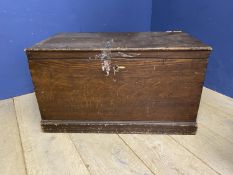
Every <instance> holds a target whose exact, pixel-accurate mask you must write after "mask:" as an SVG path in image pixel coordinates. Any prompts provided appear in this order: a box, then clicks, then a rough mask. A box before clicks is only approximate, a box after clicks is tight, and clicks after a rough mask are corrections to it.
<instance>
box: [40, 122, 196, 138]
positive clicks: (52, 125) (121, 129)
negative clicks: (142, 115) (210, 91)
mask: <svg viewBox="0 0 233 175" xmlns="http://www.w3.org/2000/svg"><path fill="white" fill-rule="evenodd" d="M41 126H42V129H43V131H44V132H54V133H59V132H67V133H76V132H78V133H123V134H151V133H155V134H184V135H186V134H195V133H196V130H197V123H196V122H144V121H76V120H68V121H67V120H42V121H41Z"/></svg>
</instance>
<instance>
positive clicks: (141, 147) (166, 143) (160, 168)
mask: <svg viewBox="0 0 233 175" xmlns="http://www.w3.org/2000/svg"><path fill="white" fill-rule="evenodd" d="M120 137H121V138H122V139H123V140H124V141H125V143H126V144H127V145H129V147H130V148H131V149H132V150H133V151H134V152H135V153H136V154H137V156H138V157H140V158H141V160H142V161H143V162H144V163H145V164H146V165H147V166H148V167H149V168H150V169H151V170H152V171H153V173H154V174H160V175H180V174H185V175H193V174H195V175H198V174H202V175H204V174H205V175H210V174H213V175H214V174H215V175H216V174H217V173H216V172H215V171H214V170H212V169H211V168H210V167H208V166H207V165H206V164H204V163H203V162H202V161H200V160H199V159H198V158H196V157H195V156H193V154H191V153H190V152H189V151H187V150H186V149H184V148H183V147H181V146H180V145H179V144H178V143H176V142H175V141H174V140H173V139H171V138H170V137H168V136H164V135H163V136H162V135H136V134H130V135H129V134H125V135H123V134H121V135H120Z"/></svg>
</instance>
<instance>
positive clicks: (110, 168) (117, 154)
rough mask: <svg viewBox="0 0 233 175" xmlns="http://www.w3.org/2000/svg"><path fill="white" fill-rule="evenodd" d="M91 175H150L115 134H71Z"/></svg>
mask: <svg viewBox="0 0 233 175" xmlns="http://www.w3.org/2000/svg"><path fill="white" fill-rule="evenodd" d="M71 138H72V140H73V142H74V144H75V145H76V147H77V149H78V150H79V152H80V155H81V157H82V158H83V160H84V162H85V163H86V165H87V166H88V169H89V171H90V173H91V174H92V175H109V174H111V175H118V174H124V175H132V174H138V175H152V174H153V173H152V172H151V171H150V170H149V169H148V168H147V167H146V166H145V165H144V164H143V163H142V162H141V160H140V159H138V158H137V157H136V156H135V154H134V153H133V152H132V151H131V150H130V149H129V148H128V147H127V146H126V145H125V144H124V142H122V140H121V139H120V138H119V137H118V136H117V135H115V134H112V135H110V134H71Z"/></svg>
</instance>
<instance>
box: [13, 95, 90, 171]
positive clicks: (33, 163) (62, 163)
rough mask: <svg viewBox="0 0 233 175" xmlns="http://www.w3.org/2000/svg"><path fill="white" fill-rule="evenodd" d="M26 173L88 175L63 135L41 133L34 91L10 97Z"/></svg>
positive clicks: (67, 139) (66, 137) (67, 138)
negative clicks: (13, 107)
mask: <svg viewBox="0 0 233 175" xmlns="http://www.w3.org/2000/svg"><path fill="white" fill-rule="evenodd" d="M14 101H15V109H16V115H17V119H18V124H19V129H20V135H21V139H22V146H23V150H24V156H25V162H26V168H27V174H28V175H53V174H54V175H58V174H59V175H67V174H69V175H76V174H77V172H78V174H80V175H88V174H89V172H88V170H87V169H86V167H85V165H84V163H83V161H82V160H81V158H80V155H79V153H78V152H77V150H76V148H75V146H74V145H73V143H72V141H71V140H70V137H69V135H67V134H50V133H43V132H42V131H41V128H40V113H39V109H38V105H37V101H36V98H35V94H34V93H31V94H27V95H23V96H19V97H15V98H14Z"/></svg>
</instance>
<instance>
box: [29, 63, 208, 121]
mask: <svg viewBox="0 0 233 175" xmlns="http://www.w3.org/2000/svg"><path fill="white" fill-rule="evenodd" d="M206 63H207V60H206V59H201V60H192V59H177V60H173V59H166V60H164V59H158V60H155V59H150V60H138V59H137V60H134V61H131V60H127V59H121V60H119V59H118V60H112V64H113V65H114V64H117V65H121V66H125V67H126V68H125V69H124V70H121V71H120V72H118V73H116V75H115V76H114V75H113V73H112V72H111V74H110V76H108V77H107V76H105V74H104V72H102V70H101V67H100V62H99V61H98V60H85V59H84V60H79V61H76V60H75V59H69V60H53V59H46V60H33V61H30V69H31V73H32V77H33V82H34V84H35V87H36V89H35V90H36V93H37V98H38V102H39V104H40V111H41V114H42V118H43V119H50V120H53V119H56V120H75V119H76V120H100V121H101V120H115V121H117V120H125V121H127V120H141V121H142V120H146V121H155V120H156V121H181V122H182V121H183V122H184V121H186V122H190V121H191V122H193V121H195V119H196V115H197V110H198V106H199V100H200V95H201V90H202V85H203V80H204V73H205V67H206Z"/></svg>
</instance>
